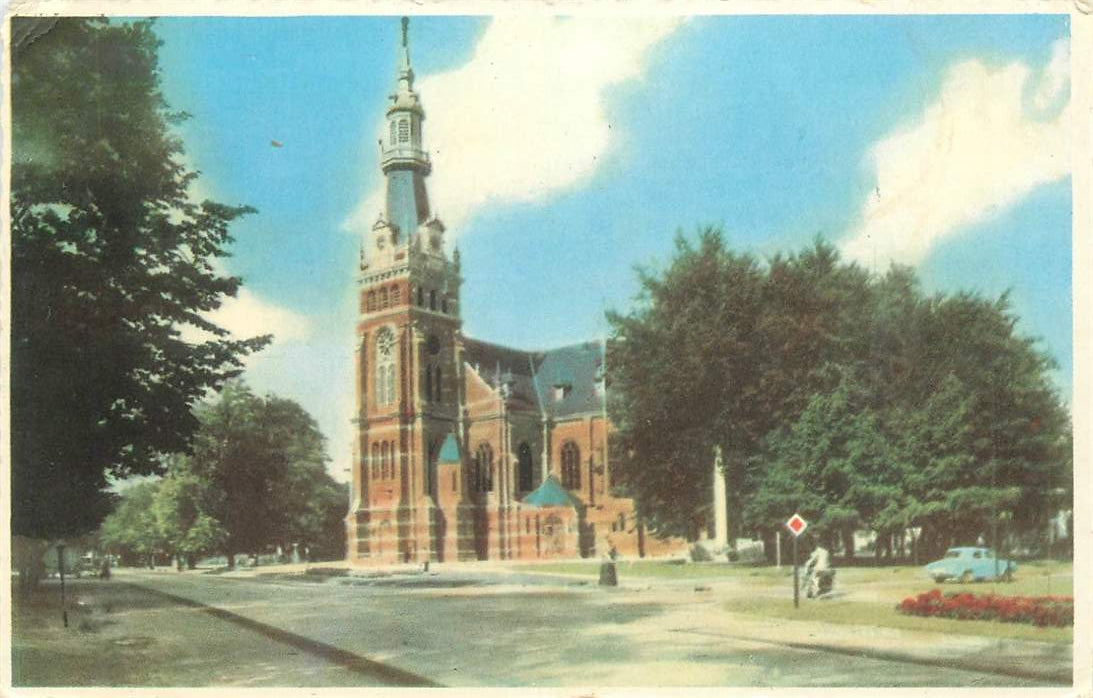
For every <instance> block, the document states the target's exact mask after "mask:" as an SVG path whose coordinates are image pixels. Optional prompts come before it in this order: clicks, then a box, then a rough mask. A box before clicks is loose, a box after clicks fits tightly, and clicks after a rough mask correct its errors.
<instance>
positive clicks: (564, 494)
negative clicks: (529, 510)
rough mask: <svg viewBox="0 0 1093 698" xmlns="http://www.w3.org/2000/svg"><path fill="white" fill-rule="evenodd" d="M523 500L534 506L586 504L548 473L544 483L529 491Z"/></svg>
mask: <svg viewBox="0 0 1093 698" xmlns="http://www.w3.org/2000/svg"><path fill="white" fill-rule="evenodd" d="M521 502H523V503H524V504H527V505H528V506H533V507H573V508H574V509H580V508H581V507H582V506H584V505H583V504H582V503H581V500H579V499H577V498H576V497H574V496H573V495H572V494H570V493H569V491H568V490H566V488H564V487H562V483H560V482H558V480H557V478H555V477H554V476H553V475H547V478H546V479H545V480H543V482H542V484H540V485H539V486H538V487H536V488H535V489H534V490H533V491H532V492H529V493H528V494H527V496H525V497H524V498H523V499H522V500H521Z"/></svg>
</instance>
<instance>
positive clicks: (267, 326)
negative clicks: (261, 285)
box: [181, 288, 313, 343]
mask: <svg viewBox="0 0 1093 698" xmlns="http://www.w3.org/2000/svg"><path fill="white" fill-rule="evenodd" d="M205 318H206V319H207V320H209V321H210V322H213V323H215V324H217V325H219V326H220V327H223V328H224V329H226V330H228V331H229V332H230V333H231V334H232V336H234V337H235V338H236V339H246V338H248V337H255V336H258V335H263V334H272V335H273V341H274V343H282V342H299V341H305V340H307V339H308V338H309V337H310V336H311V334H312V331H313V328H312V323H311V321H310V320H309V319H308V318H307V317H305V316H303V315H300V314H298V313H294V312H292V311H291V310H288V309H287V308H282V307H280V306H277V305H274V304H272V303H269V302H267V301H264V300H262V299H261V298H259V297H258V296H257V295H255V294H254V293H252V292H251V291H250V290H248V289H246V288H240V289H239V292H238V294H237V295H236V297H235V298H227V299H225V300H224V302H223V304H222V305H221V306H220V307H219V308H217V309H216V310H214V311H213V312H211V313H207V314H206V315H205ZM181 332H182V339H183V340H185V341H187V342H200V341H205V340H207V339H208V338H209V335H208V334H207V333H205V332H204V331H202V330H199V329H197V328H196V327H192V326H189V325H187V326H184V327H183V328H182V329H181Z"/></svg>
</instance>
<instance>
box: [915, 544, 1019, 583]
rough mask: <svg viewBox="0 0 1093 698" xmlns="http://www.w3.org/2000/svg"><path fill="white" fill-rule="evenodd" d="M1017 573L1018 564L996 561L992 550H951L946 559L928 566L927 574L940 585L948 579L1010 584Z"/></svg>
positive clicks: (963, 581)
mask: <svg viewBox="0 0 1093 698" xmlns="http://www.w3.org/2000/svg"><path fill="white" fill-rule="evenodd" d="M1016 571H1017V563H1016V562H1014V561H1013V560H1003V559H1001V558H998V559H995V556H994V551H993V550H991V549H990V548H949V550H948V551H946V553H945V557H943V558H941V559H940V560H937V561H935V562H931V563H930V564H928V565H926V574H928V575H930V576H931V577H933V580H934V581H935V582H937V583H938V584H940V583H941V582H944V581H945V580H947V579H956V580H959V581H960V583H962V584H966V583H968V582H973V581H974V582H989V581H993V580H995V579H1000V580H1002V581H1004V582H1009V581H1013V573H1014V572H1016Z"/></svg>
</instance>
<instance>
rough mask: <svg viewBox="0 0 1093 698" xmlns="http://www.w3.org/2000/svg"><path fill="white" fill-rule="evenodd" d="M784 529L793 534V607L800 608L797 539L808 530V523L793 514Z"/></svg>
mask: <svg viewBox="0 0 1093 698" xmlns="http://www.w3.org/2000/svg"><path fill="white" fill-rule="evenodd" d="M786 528H788V529H789V532H790V533H792V534H793V607H794V608H800V607H801V589H800V586H801V585H800V582H799V581H798V569H799V568H798V561H797V538H798V537H799V536H800V535H801V534H802V533H804V530H805V529H806V528H808V522H807V521H805V520H804V519H803V518H802V517H801V515H800V514H794V515H793V516H791V517H789V521H787V522H786Z"/></svg>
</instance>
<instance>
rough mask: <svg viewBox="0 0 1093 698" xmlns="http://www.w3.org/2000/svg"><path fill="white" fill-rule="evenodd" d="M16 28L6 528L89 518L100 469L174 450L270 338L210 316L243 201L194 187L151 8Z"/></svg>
mask: <svg viewBox="0 0 1093 698" xmlns="http://www.w3.org/2000/svg"><path fill="white" fill-rule="evenodd" d="M33 23H38V24H33ZM41 23H46V24H45V25H42V24H41ZM12 28H13V36H14V37H15V39H16V42H17V43H16V44H15V45H14V46H13V50H12V78H11V99H12V170H11V220H12V277H11V289H12V307H11V322H12V332H11V336H12V345H11V371H12V374H11V375H12V382H11V386H12V393H11V405H12V408H11V435H12V492H13V496H12V498H11V500H12V511H11V514H12V530H13V532H14V533H15V534H17V535H26V536H34V537H54V536H64V535H72V534H77V533H81V532H84V531H87V530H90V529H92V528H94V527H95V526H96V525H97V524H98V523H99V522H100V521H101V519H102V517H103V516H104V515H105V514H106V511H107V508H108V505H109V497H108V496H107V494H106V493H105V492H104V485H105V484H106V477H107V475H106V474H107V473H108V472H111V473H113V474H115V475H119V476H125V475H129V474H135V473H136V474H139V473H150V472H155V471H157V470H159V469H160V467H161V465H160V464H161V463H162V457H161V456H162V454H164V453H169V452H176V451H185V450H186V449H187V448H188V445H189V439H190V437H191V436H192V434H193V432H194V430H195V429H196V428H197V426H198V422H197V420H196V419H195V417H194V416H193V414H192V407H193V406H194V404H195V403H196V401H197V400H198V399H200V397H201V396H202V395H203V394H204V393H205V392H206V391H207V390H209V389H210V388H216V387H218V386H220V385H221V384H222V383H223V382H224V381H225V380H226V379H228V378H230V377H232V376H233V375H235V374H237V373H238V371H239V368H240V365H241V364H240V359H241V357H243V356H244V355H246V354H247V353H249V352H252V351H255V350H257V349H259V348H260V347H262V346H263V345H264V343H265V342H266V339H265V338H252V339H243V340H236V339H232V338H230V337H228V335H227V333H226V332H225V331H224V330H223V329H221V328H220V327H218V326H216V325H215V324H213V323H211V322H209V321H208V320H207V319H205V315H204V314H205V313H207V312H208V311H211V310H214V309H216V308H217V307H218V306H219V305H220V303H221V302H222V300H223V299H224V298H225V297H227V296H232V295H234V294H235V293H236V290H237V288H238V287H239V283H240V280H239V279H238V278H234V277H231V276H226V275H224V274H222V273H220V272H219V271H217V268H216V266H215V260H216V258H218V257H223V256H225V255H226V254H227V247H228V245H229V243H230V242H231V237H230V235H229V225H230V223H231V222H232V221H233V220H235V219H236V218H238V217H239V216H241V215H243V214H244V213H246V212H248V210H249V209H248V208H246V207H243V206H225V205H222V204H218V203H214V202H211V201H205V202H203V203H195V202H194V201H193V200H192V199H191V198H190V194H189V185H190V184H191V183H192V181H193V180H194V178H195V177H196V174H195V173H194V172H192V171H190V170H188V169H187V168H186V166H185V165H184V163H183V161H182V157H181V156H182V153H183V146H182V143H181V141H180V140H179V139H178V138H177V137H176V136H174V135H173V133H172V131H171V125H172V124H173V123H175V122H177V121H178V120H180V119H182V118H184V117H185V115H184V114H180V113H176V112H172V111H171V110H170V109H169V107H168V105H167V103H166V102H165V100H164V98H163V95H162V94H161V91H160V83H159V68H158V66H157V58H156V51H157V47H158V45H159V41H158V39H157V38H156V36H155V34H154V33H153V31H152V25H151V23H150V22H132V23H120V24H119V23H113V22H107V21H105V20H93V19H75V18H61V19H20V18H15V19H14V21H13V26H12ZM187 326H189V327H193V328H197V329H199V330H203V331H204V332H205V333H207V335H208V336H209V339H207V340H206V341H186V340H185V339H184V338H183V336H182V335H181V334H180V329H181V328H184V327H187Z"/></svg>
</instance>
